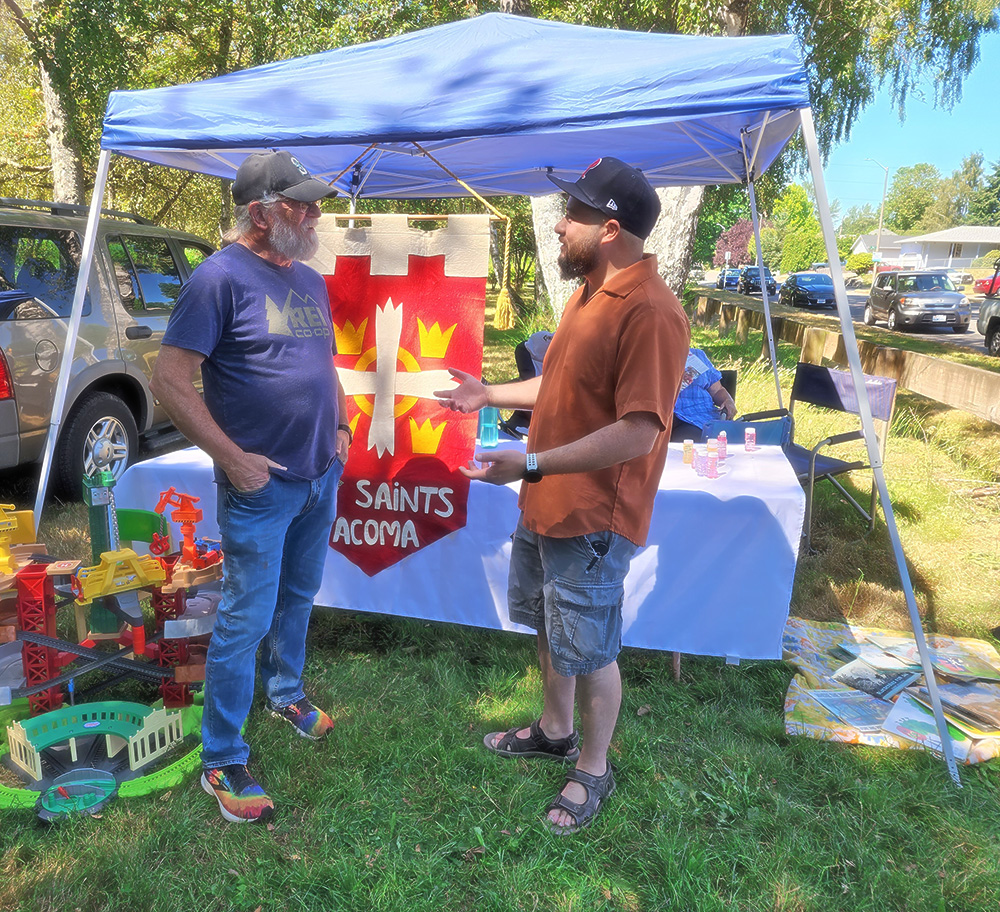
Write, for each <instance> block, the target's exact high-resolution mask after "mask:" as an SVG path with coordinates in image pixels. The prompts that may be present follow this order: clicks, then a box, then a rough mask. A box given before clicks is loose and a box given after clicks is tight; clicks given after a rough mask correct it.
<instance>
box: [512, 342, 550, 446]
mask: <svg viewBox="0 0 1000 912" xmlns="http://www.w3.org/2000/svg"><path fill="white" fill-rule="evenodd" d="M551 341H552V333H550V332H547V331H545V330H542V331H540V332H536V333H532V334H531V335H530V336H528V338H527V339H525V340H524V341H523V342H518V343H517V345H516V346H515V348H514V363H515V364H516V365H517V379H518V380H530V379H531V378H532V377H540V376H541V374H542V362H543V361H544V360H545V352H546V351H548V348H549V343H550V342H551ZM530 422H531V412H528V411H524V410H522V409H517V410H515V411H514V412H512V413H511V416H510V418H508V419H507V421H506V422H504V423H505V424H506V428H505V430H506V431H507V432H508V433H509V434H510V435H511V436H512V437H518V436H519V434H518V433H517V431H516V429H517V428H524V429H527V427H528V424H529V423H530Z"/></svg>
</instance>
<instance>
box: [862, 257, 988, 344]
mask: <svg viewBox="0 0 1000 912" xmlns="http://www.w3.org/2000/svg"><path fill="white" fill-rule="evenodd" d="M864 319H865V323H867V324H868V325H869V326H874V325H875V323H876V322H877V321H878V320H882V319H884V320H885V321H886V322H887V323H888V325H889V329H892V330H902V329H906V328H908V327H912V326H948V327H951V329H952V330H954V331H955V332H957V333H963V332H965V331H966V330H968V328H969V320H970V309H969V299H968V298H967V297H966V296H965V295H964V294H962V292H960V291H958V289H957V288H956V287H955V286H954V284H952V281H951V279H950V278H948V273H947V272H946V271H945V270H943V269H941V270H910V271H903V270H900V271H899V272H885V273H882V274H881V275H879V276H878V277H877V278H876V279H875V284H874V285H872V290H871V292H870V293H869V295H868V300H867V302H866V303H865V314H864Z"/></svg>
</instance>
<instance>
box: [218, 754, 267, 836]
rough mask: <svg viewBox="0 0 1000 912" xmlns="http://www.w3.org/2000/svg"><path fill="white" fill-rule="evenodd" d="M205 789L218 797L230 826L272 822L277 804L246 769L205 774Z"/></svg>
mask: <svg viewBox="0 0 1000 912" xmlns="http://www.w3.org/2000/svg"><path fill="white" fill-rule="evenodd" d="M201 787H202V788H203V789H204V790H205V791H206V792H208V794H209V795H214V796H215V799H216V801H218V802H219V810H220V811H222V816H223V817H225V818H226V820H228V821H229V822H230V823H254V822H256V821H260V820H268V819H269V818H270V817H271V815H272V814H273V813H274V802H273V801H272V800H271V799H270V798H268V797H267V795H266V794H265V792H264V789H262V788H261V787H260V783H258V782H257V780H256V779H254V777H253V776H251V775H250V772H249V771H248V770H247V768H246V767H245V766H241V765H239V764H236V763H234V764H232V765H231V766H217V767H215V768H213V769H207V770H205V771H204V772H202V774H201Z"/></svg>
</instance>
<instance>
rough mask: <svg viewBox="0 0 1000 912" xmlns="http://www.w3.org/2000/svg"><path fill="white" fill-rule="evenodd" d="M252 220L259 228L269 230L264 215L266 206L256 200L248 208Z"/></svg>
mask: <svg viewBox="0 0 1000 912" xmlns="http://www.w3.org/2000/svg"><path fill="white" fill-rule="evenodd" d="M248 209H249V211H250V218H251V219H253V223H254V225H256V226H257V227H258V228H267V217H266V216H265V215H264V204H263V203H262V202H260V201H259V200H254V201H253V202H252V203H250V205H249V207H248Z"/></svg>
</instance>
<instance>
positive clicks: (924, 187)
mask: <svg viewBox="0 0 1000 912" xmlns="http://www.w3.org/2000/svg"><path fill="white" fill-rule="evenodd" d="M940 184H941V172H940V171H938V169H937V168H935V167H934V165H929V164H927V163H926V162H920V163H919V164H916V165H910V166H908V167H904V168H900V169H899V170H898V171H897V172H896V173H895V174H894V175H893V178H892V183H891V184H889V192H888V193H887V194H886V197H885V224H886V225H887V226H888V227H889V228H891V229H892V230H893V231H895V232H896V233H897V234H905V233H906V232H907V231H911V230H912V229H914V228H915V227H916V226H917V224H918V223H919V222H920V220H921V219H922V218H923V216H924V213H925V212H926V211H927V210H928V209H929V208H930V206H931V205H932V204H933V202H934V200H935V199H936V198H937V195H938V192H939V188H940Z"/></svg>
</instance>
